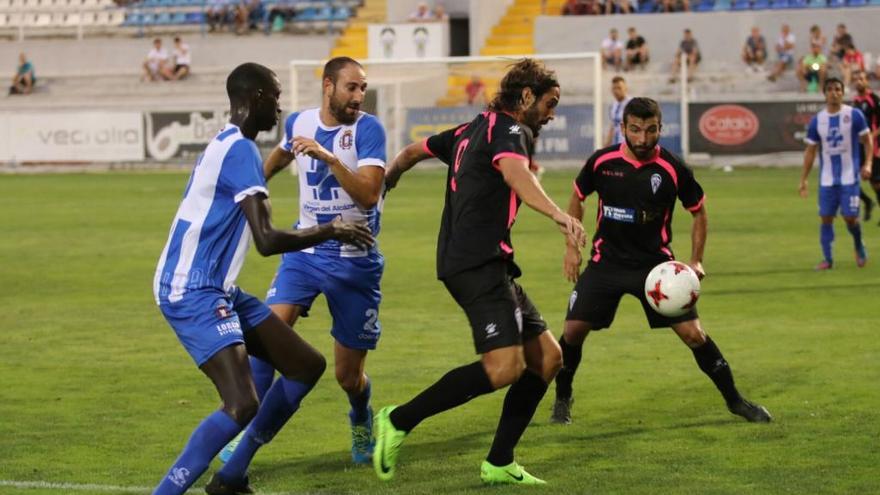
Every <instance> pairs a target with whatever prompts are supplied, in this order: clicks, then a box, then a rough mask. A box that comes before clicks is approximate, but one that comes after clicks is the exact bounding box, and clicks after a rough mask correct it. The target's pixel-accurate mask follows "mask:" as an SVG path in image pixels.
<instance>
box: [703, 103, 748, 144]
mask: <svg viewBox="0 0 880 495" xmlns="http://www.w3.org/2000/svg"><path fill="white" fill-rule="evenodd" d="M759 127H760V122H759V121H758V117H757V116H756V115H755V114H754V112H752V111H751V110H749V109H748V108H746V107H744V106H741V105H716V106H714V107H712V108H710V109H709V110H707V111H706V112H705V113H703V115H701V116H700V122H699V128H700V134H702V135H703V137H705V138H706V139H708V140H709V141H711V142H713V143H715V144H720V145H722V146H737V145H740V144H745V143H747V142H749V141H751V140H752V138H753V137H755V135H756V134H758V129H759Z"/></svg>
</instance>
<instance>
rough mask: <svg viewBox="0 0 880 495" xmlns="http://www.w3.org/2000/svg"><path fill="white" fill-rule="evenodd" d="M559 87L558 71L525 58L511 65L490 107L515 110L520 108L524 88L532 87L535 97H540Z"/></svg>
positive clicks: (497, 110) (492, 108) (493, 109)
mask: <svg viewBox="0 0 880 495" xmlns="http://www.w3.org/2000/svg"><path fill="white" fill-rule="evenodd" d="M558 87H559V80H558V79H556V72H554V71H552V70H550V69H548V68H547V67H545V66H544V64H543V63H541V62H538V61H537V60H535V59H532V58H524V59H522V60H520V61H519V62H517V63H515V64H513V65H512V66H510V69H509V70H508V71H507V74H505V75H504V77H503V78H502V79H501V87H500V88H499V90H498V92H497V93H495V98H493V99H492V102H491V103H490V104H489V109H490V110H492V111H495V112H505V111H506V112H515V111H517V110H520V105H521V104H522V90H523V89H525V88H531V90H532V93H533V94H534V95H535V98H536V99H539V98H541V96H543V95H544V93H546V92H547V91H550V89H552V88H558Z"/></svg>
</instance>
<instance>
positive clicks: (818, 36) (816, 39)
mask: <svg viewBox="0 0 880 495" xmlns="http://www.w3.org/2000/svg"><path fill="white" fill-rule="evenodd" d="M827 44H828V38H826V37H825V35H824V34H822V28H820V27H819V26H818V25H816V24H813V25H812V26H811V27H810V45H819V50H820V51H821V53H823V54H824V53H825V45H827Z"/></svg>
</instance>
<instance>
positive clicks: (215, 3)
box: [205, 0, 230, 32]
mask: <svg viewBox="0 0 880 495" xmlns="http://www.w3.org/2000/svg"><path fill="white" fill-rule="evenodd" d="M229 1H230V0H206V3H205V6H206V8H205V20H206V21H208V30H209V31H212V32H213V31H215V30H217V29H223V25H224V24H226V22H227V20H228V18H229Z"/></svg>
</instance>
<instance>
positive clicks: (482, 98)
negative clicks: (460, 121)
mask: <svg viewBox="0 0 880 495" xmlns="http://www.w3.org/2000/svg"><path fill="white" fill-rule="evenodd" d="M464 92H465V94H467V102H468V105H474V106H480V107H482V106H483V105H485V103H486V85H485V84H484V83H483V80H482V79H480V76H478V75H476V74H474V75H472V76H471V80H470V81H468V83H467V85H466V86H465V87H464Z"/></svg>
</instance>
